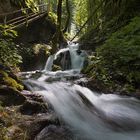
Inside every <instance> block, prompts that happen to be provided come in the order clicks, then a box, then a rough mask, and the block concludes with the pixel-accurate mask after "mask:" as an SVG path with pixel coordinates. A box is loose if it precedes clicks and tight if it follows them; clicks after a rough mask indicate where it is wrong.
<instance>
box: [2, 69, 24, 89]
mask: <svg viewBox="0 0 140 140" xmlns="http://www.w3.org/2000/svg"><path fill="white" fill-rule="evenodd" d="M0 78H1V81H0V84H1V85H7V86H10V87H12V88H15V89H16V90H23V86H22V85H21V84H20V83H18V82H17V81H16V80H15V79H13V78H12V77H10V76H9V75H8V73H7V72H5V71H2V70H0Z"/></svg>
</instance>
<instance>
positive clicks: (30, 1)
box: [10, 0, 38, 11]
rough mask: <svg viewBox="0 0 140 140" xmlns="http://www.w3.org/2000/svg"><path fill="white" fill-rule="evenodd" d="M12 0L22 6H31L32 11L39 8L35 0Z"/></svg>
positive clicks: (11, 0)
mask: <svg viewBox="0 0 140 140" xmlns="http://www.w3.org/2000/svg"><path fill="white" fill-rule="evenodd" d="M10 2H11V3H12V4H14V5H16V6H18V7H20V8H30V9H31V10H32V11H37V10H38V8H37V7H36V1H35V0H10ZM23 11H24V9H23Z"/></svg>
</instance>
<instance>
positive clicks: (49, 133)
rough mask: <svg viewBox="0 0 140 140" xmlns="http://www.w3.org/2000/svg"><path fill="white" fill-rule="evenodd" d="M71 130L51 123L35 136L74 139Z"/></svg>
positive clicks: (41, 138)
mask: <svg viewBox="0 0 140 140" xmlns="http://www.w3.org/2000/svg"><path fill="white" fill-rule="evenodd" d="M72 139H73V136H72V134H71V132H70V131H69V130H68V129H66V128H64V127H62V126H55V125H50V126H48V127H46V128H44V129H43V130H42V131H41V132H40V133H39V134H38V135H37V136H36V138H35V140H72Z"/></svg>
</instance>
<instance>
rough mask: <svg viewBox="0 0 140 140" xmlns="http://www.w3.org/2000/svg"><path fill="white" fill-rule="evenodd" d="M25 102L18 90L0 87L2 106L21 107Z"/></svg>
mask: <svg viewBox="0 0 140 140" xmlns="http://www.w3.org/2000/svg"><path fill="white" fill-rule="evenodd" d="M25 100H26V98H25V96H24V95H22V94H21V93H20V92H19V91H18V90H15V89H14V88H12V87H8V86H1V87H0V101H1V102H2V104H3V105H4V106H12V105H21V104H23V103H24V102H25Z"/></svg>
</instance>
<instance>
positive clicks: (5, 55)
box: [0, 39, 22, 67]
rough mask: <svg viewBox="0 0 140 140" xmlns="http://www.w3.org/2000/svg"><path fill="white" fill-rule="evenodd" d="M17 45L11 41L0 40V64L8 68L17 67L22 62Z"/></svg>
mask: <svg viewBox="0 0 140 140" xmlns="http://www.w3.org/2000/svg"><path fill="white" fill-rule="evenodd" d="M21 60H22V57H21V56H20V55H19V54H18V51H17V49H16V45H15V44H14V43H13V42H12V40H10V39H0V63H2V64H4V65H7V66H12V67H13V66H17V65H18V64H19V63H21V62H22V61H21Z"/></svg>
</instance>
